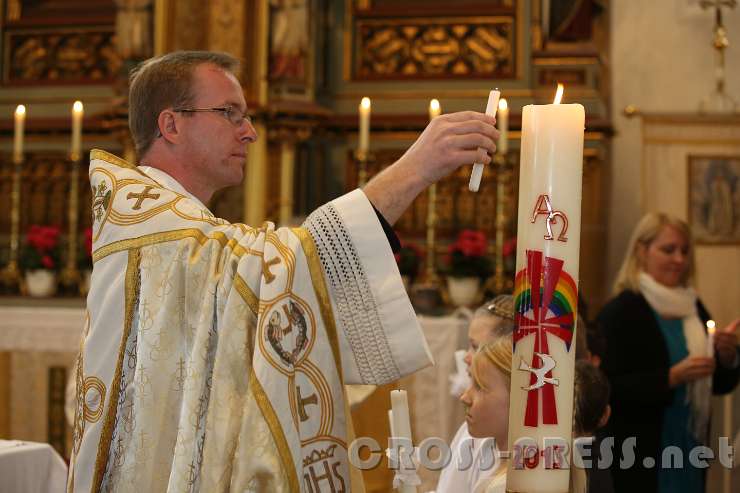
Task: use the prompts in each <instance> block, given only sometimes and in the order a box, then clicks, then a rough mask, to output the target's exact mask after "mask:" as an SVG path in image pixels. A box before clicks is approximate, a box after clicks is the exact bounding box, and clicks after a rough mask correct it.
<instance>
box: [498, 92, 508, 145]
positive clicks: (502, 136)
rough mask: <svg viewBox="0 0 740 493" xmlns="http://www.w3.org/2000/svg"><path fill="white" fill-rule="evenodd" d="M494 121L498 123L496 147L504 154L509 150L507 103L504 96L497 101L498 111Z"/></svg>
mask: <svg viewBox="0 0 740 493" xmlns="http://www.w3.org/2000/svg"><path fill="white" fill-rule="evenodd" d="M496 123H498V131H499V138H498V146H497V147H498V148H497V151H498V152H499V153H500V154H506V151H508V150H509V104H508V102H507V101H506V99H505V98H501V100H500V101H499V102H498V112H497V113H496Z"/></svg>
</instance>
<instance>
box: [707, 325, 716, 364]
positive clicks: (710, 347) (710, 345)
mask: <svg viewBox="0 0 740 493" xmlns="http://www.w3.org/2000/svg"><path fill="white" fill-rule="evenodd" d="M716 330H717V326H716V324H715V323H714V320H707V356H708V357H709V358H714V332H715V331H716Z"/></svg>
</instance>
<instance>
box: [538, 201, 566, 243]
mask: <svg viewBox="0 0 740 493" xmlns="http://www.w3.org/2000/svg"><path fill="white" fill-rule="evenodd" d="M540 215H542V216H545V225H546V226H547V234H546V235H545V239H546V240H552V239H554V237H553V236H552V225H553V224H558V218H560V219H562V221H563V227H562V228H560V234H559V235H558V241H562V242H567V241H568V237H567V236H565V234H566V233H567V232H568V216H566V215H565V213H563V212H562V211H556V210H553V208H552V203H551V202H550V196H549V195H546V194H542V195H540V196H539V197H537V203H536V204H535V206H534V210H533V211H532V224H534V223H535V222H537V216H540Z"/></svg>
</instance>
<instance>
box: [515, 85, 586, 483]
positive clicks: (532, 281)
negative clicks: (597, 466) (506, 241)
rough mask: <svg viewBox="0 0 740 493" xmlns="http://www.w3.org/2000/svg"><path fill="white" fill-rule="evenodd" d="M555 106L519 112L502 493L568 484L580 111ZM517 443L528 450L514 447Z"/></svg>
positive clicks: (574, 107)
mask: <svg viewBox="0 0 740 493" xmlns="http://www.w3.org/2000/svg"><path fill="white" fill-rule="evenodd" d="M560 93H561V94H562V90H561V91H560ZM558 103H559V101H556V102H555V103H554V104H548V105H528V106H525V107H524V111H523V113H522V140H521V155H520V171H519V176H520V179H519V222H518V230H517V262H516V265H517V267H516V271H517V274H516V277H515V285H514V299H515V313H516V325H517V326H516V329H515V331H514V334H513V342H514V355H513V358H512V371H511V397H510V407H509V437H508V448H509V450H511V451H512V458H513V459H512V460H511V461H509V464H508V466H507V467H508V471H507V484H506V489H507V491H510V492H526V493H565V492H566V491H568V481H569V476H570V472H569V470H568V469H567V468H558V466H560V467H563V465H562V464H564V461H567V462H568V463H570V462H571V461H570V452H571V448H572V443H573V441H572V435H571V434H572V422H573V382H574V366H575V343H576V319H577V300H578V255H579V245H580V237H581V179H582V174H583V133H584V123H585V113H584V109H583V106H581V105H580V104H558ZM524 438H527V439H531V440H532V442H531V443H532V444H533V446H531V447H529V448H527V449H523V448H522V446H521V445H522V441H521V440H522V439H524ZM546 438H547V440H545V439H546ZM552 438H556V439H558V440H560V441H561V444H560V445H561V447H562V446H565V448H561V447H556V446H554V445H552V443H553V442H552ZM535 447H536V448H535ZM523 450H524V452H525V453H524V454H522V453H521V452H522V451H523ZM528 452H533V453H531V454H530V453H528ZM522 457H530V458H529V459H528V460H521V459H522Z"/></svg>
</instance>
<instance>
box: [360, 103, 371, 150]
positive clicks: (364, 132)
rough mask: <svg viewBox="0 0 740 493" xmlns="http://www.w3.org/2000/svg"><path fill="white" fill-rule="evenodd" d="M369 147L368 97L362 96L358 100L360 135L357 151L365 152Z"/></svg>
mask: <svg viewBox="0 0 740 493" xmlns="http://www.w3.org/2000/svg"><path fill="white" fill-rule="evenodd" d="M369 148H370V98H362V101H360V137H359V142H358V144H357V151H358V153H360V154H363V153H364V154H367V151H368V149H369Z"/></svg>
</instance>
